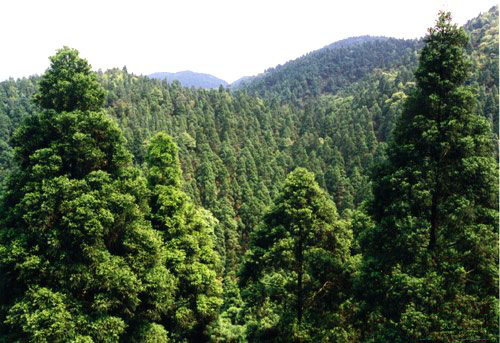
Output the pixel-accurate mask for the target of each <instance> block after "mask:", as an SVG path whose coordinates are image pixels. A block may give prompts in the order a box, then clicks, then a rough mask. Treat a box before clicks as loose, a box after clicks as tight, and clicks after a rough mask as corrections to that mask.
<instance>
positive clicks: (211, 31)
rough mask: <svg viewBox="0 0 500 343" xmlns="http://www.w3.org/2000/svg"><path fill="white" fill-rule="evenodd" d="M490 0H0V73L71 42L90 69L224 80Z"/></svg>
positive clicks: (479, 8) (460, 19) (33, 64)
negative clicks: (179, 73) (124, 69)
mask: <svg viewBox="0 0 500 343" xmlns="http://www.w3.org/2000/svg"><path fill="white" fill-rule="evenodd" d="M495 4H497V1H496V0H419V1H415V0H412V1H410V0H378V1H374V0H368V1H358V0H342V1H334V0H323V1H316V0H304V1H294V0H286V1H281V0H279V1H278V0H264V1H261V0H245V1H240V0H213V1H208V0H205V1H203V0H200V1H195V0H182V1H181V0H177V1H168V0H164V1H147V0H136V1H128V0H126V1H125V0H121V1H114V0H98V1H94V0H86V1H80V0H78V1H77V0H57V1H56V0H45V1H40V0H32V1H25V0H3V1H2V0H0V32H1V33H2V35H1V37H2V39H1V43H0V44H1V46H2V49H1V53H0V80H4V79H7V78H8V77H9V76H12V77H22V76H29V75H32V74H41V73H43V72H44V71H45V69H47V67H48V64H49V61H48V56H50V55H53V54H54V53H55V51H56V50H57V49H59V48H61V47H62V46H63V45H67V46H70V47H72V48H76V49H78V50H79V51H80V55H81V56H83V57H85V58H87V59H88V60H89V62H90V63H91V64H92V66H93V68H94V69H96V70H97V69H102V70H106V69H108V68H112V67H120V68H121V67H123V66H124V65H126V66H127V69H128V71H129V72H133V73H136V74H149V73H152V72H159V71H170V72H176V71H181V70H192V71H197V72H204V73H209V74H213V75H215V76H217V77H220V78H222V79H224V80H226V81H229V82H232V81H234V80H236V79H238V78H240V77H241V76H244V75H255V74H258V73H260V72H263V71H264V70H265V69H267V68H269V67H274V66H276V65H277V64H283V63H285V62H286V61H288V60H290V59H294V58H297V57H300V56H301V55H303V54H305V53H307V52H309V51H312V50H315V49H319V48H321V47H323V46H325V45H327V44H330V43H333V42H334V41H337V40H340V39H343V38H347V37H352V36H359V35H366V34H369V35H383V36H391V37H398V38H416V37H422V36H423V35H425V33H426V29H427V28H428V27H429V26H432V25H433V24H434V21H435V19H436V16H437V13H438V11H439V9H446V10H449V11H451V12H452V14H453V17H454V19H455V22H457V23H459V24H464V23H465V22H466V21H467V20H468V19H471V18H473V17H475V16H477V15H478V14H479V13H480V12H485V11H487V10H488V9H489V8H490V7H491V6H493V5H495Z"/></svg>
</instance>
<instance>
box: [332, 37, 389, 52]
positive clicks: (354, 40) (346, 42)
mask: <svg viewBox="0 0 500 343" xmlns="http://www.w3.org/2000/svg"><path fill="white" fill-rule="evenodd" d="M388 39H389V38H388V37H383V36H370V35H364V36H358V37H349V38H345V39H341V40H339V41H336V42H334V43H332V44H329V45H327V46H325V47H324V48H323V49H335V48H347V47H350V46H354V45H358V44H362V43H367V42H375V41H380V40H388Z"/></svg>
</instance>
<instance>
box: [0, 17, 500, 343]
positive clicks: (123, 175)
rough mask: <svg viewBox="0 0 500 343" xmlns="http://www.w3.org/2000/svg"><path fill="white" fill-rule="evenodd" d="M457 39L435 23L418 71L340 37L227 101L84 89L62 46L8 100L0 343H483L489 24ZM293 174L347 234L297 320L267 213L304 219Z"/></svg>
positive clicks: (362, 42) (488, 243)
mask: <svg viewBox="0 0 500 343" xmlns="http://www.w3.org/2000/svg"><path fill="white" fill-rule="evenodd" d="M445 21H446V20H445ZM464 28H465V30H466V31H467V32H468V33H469V34H470V36H471V38H470V40H469V41H468V42H466V40H465V38H464V36H463V35H462V34H461V33H460V32H459V31H457V30H455V28H452V27H447V28H446V27H445V26H442V27H441V28H436V29H435V32H433V35H434V36H435V39H434V40H430V41H429V40H427V47H426V48H424V49H423V50H422V51H421V52H419V51H420V49H421V48H422V46H423V43H424V42H423V41H422V40H398V39H388V38H383V37H358V38H351V39H347V40H344V41H341V42H337V43H335V44H332V45H330V46H328V47H325V48H324V49H321V50H318V51H316V52H312V53H310V54H307V55H305V56H303V57H301V58H299V59H297V60H294V61H291V62H289V63H287V64H285V65H283V66H278V67H277V68H275V69H271V70H268V71H266V72H265V73H264V74H263V75H260V76H258V77H255V78H252V79H248V80H246V83H245V84H244V85H242V86H240V88H239V90H235V91H232V92H230V91H228V90H225V89H223V88H220V89H218V90H203V89H188V88H183V87H181V85H180V83H179V82H173V83H171V84H168V83H167V82H162V81H159V80H153V79H149V78H147V77H143V76H136V75H133V74H130V73H128V72H127V70H126V68H123V69H121V70H120V69H112V70H108V71H106V72H104V73H98V74H94V73H92V72H91V71H90V65H89V64H88V63H87V62H86V61H85V60H83V59H81V58H79V57H78V52H77V51H76V50H72V49H69V48H63V49H61V50H59V51H58V52H57V54H56V56H54V57H52V58H51V62H52V63H51V68H50V69H49V70H48V71H47V72H46V74H44V76H42V77H41V78H40V77H30V78H28V79H20V80H8V81H4V82H0V194H1V196H0V197H1V199H2V200H1V201H0V225H1V229H0V275H2V277H1V278H0V341H6V342H10V341H16V340H20V339H21V338H19V337H22V340H26V341H30V340H31V341H43V340H44V339H45V340H46V341H58V340H60V341H77V342H91V341H94V342H95V341H110V342H116V341H120V340H121V341H127V342H129V341H130V342H142V341H158V342H164V341H166V340H167V339H169V340H170V341H207V340H208V339H210V340H211V341H214V342H243V341H247V340H248V339H250V340H260V339H264V338H265V337H264V336H265V335H268V337H267V338H268V339H269V340H271V341H272V340H279V339H282V340H296V341H307V340H314V341H321V340H323V341H335V340H336V341H349V342H354V341H356V340H357V339H358V337H357V336H356V330H355V329H353V325H354V323H355V320H354V319H353V318H358V317H359V318H361V321H360V322H357V324H359V325H358V326H359V328H360V329H362V331H363V334H364V335H365V337H364V338H363V339H364V341H377V342H378V341H391V342H392V341H396V342H397V341H398V340H399V341H401V340H404V339H407V340H412V339H414V338H415V337H424V334H425V333H427V332H434V333H433V335H434V336H432V337H434V338H435V339H437V340H439V339H441V340H444V341H446V340H450V339H451V337H461V338H464V339H465V338H468V337H466V336H465V334H462V333H463V332H465V331H469V332H471V335H472V336H473V337H488V335H489V333H488V332H492V330H493V329H492V328H494V327H495V325H496V324H495V323H494V322H493V319H495V318H497V314H495V313H494V312H491V311H493V310H494V309H495V306H496V305H495V304H496V303H497V297H496V296H493V295H492V294H494V290H495V289H496V288H495V287H494V283H495V282H494V280H496V278H497V277H498V271H497V270H496V269H495V267H496V266H497V264H496V263H497V262H498V261H497V260H495V259H494V258H493V257H494V256H495V254H494V252H495V251H496V250H495V248H494V247H493V245H494V244H495V242H496V236H495V232H494V230H492V228H494V227H495V226H496V222H497V219H495V218H496V216H497V212H496V211H494V210H493V209H494V208H495V203H496V201H495V199H493V198H494V195H495V194H497V193H496V192H497V190H496V188H495V183H494V182H493V181H492V180H493V179H494V177H493V176H494V175H495V173H496V169H495V168H496V164H495V163H494V161H493V163H492V160H491V157H494V156H495V154H494V152H493V151H492V150H491V147H490V143H491V142H492V141H494V137H498V133H497V132H496V131H497V130H496V129H497V128H498V8H497V7H494V8H492V9H491V10H490V11H488V12H486V13H483V14H481V15H480V16H478V17H477V18H474V19H473V20H471V21H469V22H468V23H467V24H466V25H465V27H464ZM450 34H451V35H450ZM450 42H451V43H452V44H450ZM465 43H466V44H467V46H466V52H464V50H463V47H464V44H465ZM419 53H420V56H421V62H422V63H421V64H420V67H419V68H418V71H417V67H418V66H417V60H418V55H419ZM465 53H466V55H465ZM439 56H444V57H445V60H447V61H453V62H447V63H442V62H443V60H441V61H436V60H435V58H437V57H439ZM465 56H467V57H470V61H471V63H466V62H464V57H465ZM467 69H469V71H472V74H471V75H468V77H467V79H466V84H467V85H469V86H470V87H471V88H464V87H462V86H461V83H460V82H462V81H463V78H464V76H465V75H467ZM415 71H417V78H415V77H414V73H415ZM449 76H451V78H449ZM458 81H460V82H458ZM457 85H458V87H456V86H457ZM102 88H104V89H105V91H103V89H102ZM37 89H38V91H37ZM472 92H473V93H477V101H476V99H475V98H474V96H472ZM33 98H35V102H33V101H32V99H33ZM101 105H102V106H103V107H104V108H105V110H102V107H101ZM472 113H477V114H479V115H480V116H481V117H483V118H485V119H486V121H487V122H489V123H493V126H492V127H493V130H491V127H490V128H488V127H487V126H488V124H487V123H486V121H484V120H481V119H480V118H478V117H477V116H475V115H472ZM107 114H109V115H110V117H111V118H112V119H110V118H109V117H108V115H107ZM118 127H119V128H120V129H121V130H123V131H121V130H120V129H119V128H118ZM15 130H17V131H16V133H14V132H15ZM162 130H163V131H165V133H161V134H158V135H156V136H155V134H156V133H157V132H160V131H162ZM491 132H493V135H494V137H491V135H490V133H491ZM388 143H389V144H388ZM127 150H128V151H130V152H131V153H132V154H130V153H129V152H128V151H127ZM179 156H180V158H179ZM497 156H498V152H497ZM132 159H133V160H132ZM386 159H387V161H386ZM132 163H134V164H135V165H137V166H141V168H142V171H139V170H137V169H135V168H134V167H132ZM373 164H377V165H378V166H379V167H377V168H376V169H375V172H374V173H373V175H372V177H371V178H370V177H369V172H368V171H369V170H370V169H371V167H372V165H373ZM297 167H304V168H307V169H309V170H311V171H312V172H313V173H314V175H315V176H314V180H313V179H312V177H311V176H307V177H305V175H306V174H307V173H305V174H304V175H302V176H304V180H308V181H307V182H306V181H304V187H305V186H307V187H309V188H311V189H315V190H316V191H317V190H318V188H317V187H321V188H323V189H325V190H326V191H327V192H328V193H324V192H319V191H318V192H319V193H321V194H322V195H318V199H322V200H321V202H322V203H323V205H322V206H319V205H318V206H317V207H318V208H327V209H330V210H325V211H326V212H328V213H330V214H331V217H332V218H333V219H332V220H331V221H326V222H327V223H331V230H333V231H335V230H336V229H338V230H339V232H348V231H349V230H350V228H352V231H353V242H352V244H350V247H347V248H346V249H344V250H342V249H341V250H342V254H341V255H342V256H344V255H345V256H346V257H345V258H346V261H348V262H346V263H345V264H343V265H342V266H341V267H340V266H339V267H338V268H339V269H338V270H336V271H333V269H331V268H330V269H328V268H329V267H328V266H331V265H333V264H334V262H335V258H334V257H335V256H337V255H335V254H336V252H335V251H331V250H329V249H327V247H325V244H329V243H328V242H330V240H329V239H331V237H330V236H328V235H327V236H328V237H330V238H328V239H325V240H324V242H322V241H320V240H318V242H309V241H308V242H309V243H311V244H313V243H314V244H317V245H318V247H315V248H314V249H317V250H314V249H313V248H311V249H310V250H307V249H306V250H304V251H305V252H306V254H310V255H311V256H315V260H314V263H315V264H313V263H312V262H310V261H308V260H307V261H306V260H305V261H304V263H303V264H302V265H303V266H305V267H307V268H309V269H307V268H305V269H304V268H303V272H304V274H303V290H304V293H308V292H309V293H310V294H312V293H313V292H316V291H318V290H320V289H321V287H323V286H324V285H325V288H324V289H323V290H322V291H321V292H320V293H319V295H318V296H317V297H316V298H318V297H319V300H318V301H317V302H314V301H313V302H312V303H311V304H309V303H307V301H306V300H304V308H303V315H302V320H301V322H300V323H299V320H298V311H297V307H298V306H297V304H298V298H299V297H298V293H297V289H298V269H297V263H296V262H294V261H296V260H297V257H298V255H297V252H296V250H295V249H294V248H293V244H294V243H293V242H297V237H298V236H297V235H295V234H294V231H293V230H292V231H287V230H285V227H286V225H285V224H284V223H281V224H279V223H278V222H279V220H283V221H284V220H288V221H289V222H292V221H295V220H297V221H299V222H300V220H302V218H301V217H300V218H298V217H293V215H292V213H291V212H287V211H285V210H284V209H283V211H282V212H280V213H279V216H278V212H273V211H278V210H277V208H279V206H278V204H279V203H276V204H274V205H273V202H272V200H271V199H278V200H277V201H281V203H287V204H289V205H290V206H292V205H293V206H295V205H297V204H296V203H293V202H292V201H291V200H290V199H293V198H294V197H295V195H297V194H292V193H293V192H291V193H289V198H290V199H288V198H285V197H284V195H283V194H284V193H283V192H284V188H283V185H284V184H283V182H284V180H285V178H286V175H287V174H288V173H289V172H290V171H292V170H294V169H295V168H297ZM141 173H144V174H145V176H146V177H145V178H143V177H142V176H141ZM294 175H295V174H294ZM307 175H309V174H307ZM296 176H297V177H296V178H294V183H297V184H300V182H299V181H298V180H299V179H301V178H299V177H298V174H297V175H296ZM313 181H314V182H315V183H314V182H313ZM372 186H373V190H374V193H375V194H373V195H372ZM286 187H288V189H290V187H291V186H290V183H288V186H286ZM307 187H306V188H307ZM313 193H314V192H313ZM319 193H318V194H319ZM434 193H437V194H438V196H437V197H436V199H434V200H435V201H434V200H433V194H434ZM299 198H300V197H299ZM372 198H373V199H372ZM279 199H281V200H279ZM492 199H493V200H492ZM332 200H333V202H334V203H335V207H336V208H337V209H338V211H339V215H340V218H342V220H341V219H339V217H338V216H337V215H336V214H335V213H334V211H332V210H331V207H332ZM434 203H435V204H436V210H433V204H434ZM200 206H203V207H205V208H206V209H207V210H208V211H210V212H211V213H212V214H213V215H211V214H210V213H209V212H208V211H207V210H204V209H202V208H201V207H200ZM270 206H271V209H270V210H266V208H269V207H270ZM297 206H299V205H297ZM306 207H307V206H306ZM365 211H367V212H368V213H365ZM313 212H314V211H313ZM264 213H267V214H266V216H265V217H264V221H263V220H262V215H263V214H264ZM273 213H274V214H276V216H275V217H273V216H272V214H273ZM432 213H435V214H436V213H437V216H435V218H434V219H435V220H436V219H437V220H436V221H435V225H434V227H435V228H436V230H435V233H436V235H435V243H433V246H434V248H433V249H430V246H431V241H434V240H431V234H430V233H431V230H430V228H431V227H433V226H432V225H431V222H432V215H431V214H432ZM214 217H215V218H214ZM271 218H274V219H272V220H271ZM280 218H281V219H280ZM287 218H288V219H287ZM305 219H307V217H304V220H305ZM151 225H152V226H153V230H152V228H151ZM297 227H299V226H297ZM269 228H273V230H274V229H276V230H275V231H276V232H274V231H272V232H274V233H275V235H274V236H273V235H271V236H268V231H267V230H268V229H269ZM277 228H281V229H280V230H282V231H280V230H277ZM313 228H314V227H313V226H311V227H310V228H309V227H308V229H313ZM306 231H307V230H306ZM320 231H321V230H320ZM327 231H328V230H327ZM333 231H332V232H333ZM308 232H309V231H308ZM328 232H329V231H328ZM335 232H336V231H335ZM278 233H280V235H278ZM256 237H261V238H262V237H265V238H266V239H269V242H267V241H266V240H264V239H261V240H256ZM264 241H266V244H268V245H265V247H266V248H259V247H260V245H259V244H264V243H263V242H264ZM292 243H293V244H292ZM309 243H308V244H309ZM263 246H264V245H263ZM312 246H313V245H311V247H312ZM342 246H343V247H344V245H342ZM249 247H250V250H249V252H248V254H249V255H247V259H246V260H245V267H244V269H243V270H244V273H243V274H242V276H244V277H245V279H242V280H238V276H237V271H238V269H239V268H240V262H241V261H242V258H243V256H245V252H246V250H247V248H249ZM267 248H269V251H267V250H266V249H267ZM259 249H260V250H259ZM431 250H432V251H433V252H432V253H431V252H430V251H431ZM314 251H321V252H323V251H326V252H325V253H324V254H322V255H321V256H319V257H318V256H316V255H314V253H313V252H314ZM346 251H347V252H346ZM256 252H259V253H260V254H261V255H258V254H257V253H256ZM282 252H283V254H282ZM361 252H363V254H364V257H363V263H362V270H361V272H359V273H358V272H356V270H357V268H358V263H359V260H360V259H361V255H360V253H361ZM255 254H257V255H255ZM332 254H333V256H334V257H332V258H331V259H330V257H331V256H332ZM349 255H352V257H351V256H349ZM252 258H255V260H252ZM252 261H253V262H255V261H259V264H258V265H257V264H256V265H255V266H254V265H252V263H253V262H252ZM262 261H265V262H262ZM332 261H333V262H332ZM261 262H262V263H261ZM255 263H256V262H255ZM335 263H336V262H335ZM316 265H317V267H315V266H316ZM320 267H321V268H324V273H320V269H319V268H320ZM314 268H316V269H314ZM253 271H255V275H254V274H252V272H253ZM342 273H344V274H342ZM352 275H354V276H355V278H354V279H355V280H356V284H357V287H356V289H357V292H358V294H357V297H358V299H356V301H354V300H353V299H352V294H351V288H350V282H351V278H352V277H353V276H352ZM238 282H240V284H241V285H245V288H244V289H243V290H242V292H241V293H240V289H239V286H238ZM330 282H333V283H334V285H343V286H345V287H344V288H342V289H340V290H339V291H336V290H335V289H334V288H331V287H332V286H330ZM335 282H337V284H335ZM343 282H344V283H345V284H344V283H343ZM12 285H15V286H14V287H13V286H12ZM308 287H309V288H308ZM338 287H340V286H338ZM316 298H315V299H316ZM478 299H479V300H478ZM243 300H245V302H243ZM254 300H255V304H252V301H254ZM429 304H430V305H429ZM319 313H321V314H322V315H319ZM437 313H439V314H437ZM356 316H357V317H356ZM485 318H489V319H488V320H491V323H490V322H487V319H485ZM52 319H53V320H52ZM451 323H455V324H453V325H455V326H453V325H452V324H451ZM457 327H459V328H460V329H457ZM480 327H482V329H480ZM442 328H449V330H455V331H454V332H457V330H458V331H459V332H461V333H460V334H457V333H442V334H440V335H441V336H439V334H437V333H436V332H437V330H442ZM481 330H482V331H481ZM485 332H486V333H485ZM247 333H248V334H249V336H248V337H247V336H246V335H247ZM282 333H284V334H283V337H284V338H280V337H281V336H282V335H281V334H282ZM272 335H275V336H276V337H275V338H273V336H272ZM446 335H448V336H446ZM42 337H43V338H42ZM45 337H47V338H45ZM402 337H403V338H402ZM443 337H444V338H443ZM361 341H363V340H361Z"/></svg>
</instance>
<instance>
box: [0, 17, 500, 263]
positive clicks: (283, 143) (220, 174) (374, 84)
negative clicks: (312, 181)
mask: <svg viewBox="0 0 500 343" xmlns="http://www.w3.org/2000/svg"><path fill="white" fill-rule="evenodd" d="M495 23H498V8H494V9H492V10H491V11H489V12H487V13H485V14H483V15H481V16H479V17H477V18H475V19H473V20H472V21H471V22H470V23H469V25H468V26H466V30H467V31H468V32H469V33H472V34H473V35H474V36H473V37H474V38H473V42H472V43H471V46H470V51H469V55H470V57H471V58H472V60H473V61H474V71H475V73H474V76H473V78H472V81H471V82H472V83H474V86H475V88H476V89H477V90H478V94H479V97H478V112H479V113H482V114H483V115H484V116H485V117H487V118H488V119H490V120H491V121H492V122H493V123H498V88H497V87H498V86H497V85H498V67H496V68H495V65H498V44H496V45H495V42H497V41H498V30H496V31H495ZM497 26H498V24H496V27H497ZM328 47H330V48H328ZM421 47H422V42H421V40H401V39H394V38H380V37H366V36H365V37H358V38H350V39H347V40H344V41H339V42H337V43H333V44H331V45H329V46H327V47H326V48H322V49H320V50H317V51H314V52H311V53H309V54H307V55H305V56H302V57H300V58H298V59H296V60H294V61H291V62H289V63H286V64H284V65H283V66H279V67H276V68H272V69H270V70H269V71H267V72H266V73H264V74H262V75H260V76H258V77H254V78H250V79H246V80H244V82H243V86H242V87H241V89H242V90H241V91H240V90H231V91H228V90H226V89H212V90H211V89H200V88H185V87H182V86H181V83H178V82H173V83H167V82H162V81H160V80H158V79H155V78H151V77H143V76H137V75H133V74H130V73H128V72H126V70H121V69H112V70H109V71H107V72H104V73H100V74H99V75H98V78H99V81H100V82H101V84H102V85H103V87H104V88H105V89H106V91H107V98H106V110H107V111H108V113H109V114H110V115H111V116H112V117H113V118H114V120H115V121H116V122H117V123H118V125H119V126H120V127H121V128H122V130H123V131H124V134H125V136H126V139H127V147H128V149H129V150H130V151H131V152H132V153H133V155H134V159H135V162H136V163H137V164H138V165H142V164H143V162H144V157H145V154H146V151H145V145H144V142H145V141H147V140H148V139H149V138H150V137H152V135H154V134H155V133H156V132H158V131H161V130H165V131H167V132H168V134H170V135H171V136H173V137H174V139H175V141H176V143H177V144H178V145H179V152H180V159H181V163H182V168H183V172H184V174H183V175H184V177H185V188H186V191H187V192H188V193H189V194H190V196H191V197H192V198H193V199H195V201H196V203H197V204H201V205H203V206H204V207H205V208H207V209H209V210H210V211H212V212H213V213H214V215H215V216H216V217H217V219H218V220H219V221H220V222H221V230H222V232H220V233H219V234H220V236H221V237H222V242H221V244H220V247H221V249H222V250H221V254H224V256H226V258H227V266H228V267H227V268H228V269H231V268H236V266H237V260H238V258H239V257H238V256H241V252H242V251H243V250H244V248H245V244H246V242H247V241H248V236H249V233H250V232H251V231H252V230H253V228H254V227H255V225H256V223H257V222H258V219H259V217H260V215H261V213H262V211H263V209H264V208H265V207H266V206H268V205H270V203H271V199H272V198H274V197H276V196H277V194H278V192H279V186H280V184H281V183H282V182H283V181H284V180H285V177H286V175H287V174H288V173H289V172H290V171H291V170H293V169H294V168H295V167H298V166H300V167H306V168H307V169H309V170H310V171H312V172H314V173H315V175H316V179H317V181H318V183H319V185H320V186H321V187H322V188H325V189H326V190H327V191H328V193H329V194H330V196H331V197H332V199H333V200H334V201H335V204H336V206H337V208H338V209H339V212H342V211H344V210H346V209H352V208H356V207H357V206H358V205H359V204H361V203H362V201H363V200H364V199H365V198H366V196H368V195H369V193H370V186H369V182H370V181H369V177H368V171H369V170H370V168H371V166H372V164H373V162H374V161H378V160H380V159H382V158H384V147H385V144H386V142H387V141H388V139H389V138H390V135H391V132H392V130H393V126H394V123H395V121H396V119H397V118H398V116H399V115H400V113H401V110H402V107H403V104H404V100H405V98H406V97H407V95H408V94H409V92H411V90H412V87H413V85H414V81H415V79H414V76H413V73H414V71H415V68H416V65H417V56H418V52H419V49H420V48H421ZM167 79H168V76H167ZM38 81H39V78H38V77H31V78H29V79H19V80H8V81H4V82H0V179H1V178H2V174H6V171H7V170H8V169H9V165H10V164H9V163H10V160H11V158H12V155H13V151H12V148H10V147H9V145H8V142H9V140H10V137H11V135H12V132H13V131H14V130H15V129H16V128H17V127H18V126H19V124H20V123H21V121H22V119H23V118H25V117H26V116H29V115H30V114H32V113H33V112H35V111H36V108H35V106H34V105H33V104H32V102H31V101H30V98H31V96H32V94H33V93H34V91H35V89H36V87H37V83H38ZM181 82H182V81H181ZM216 87H218V84H217V86H216ZM493 127H498V126H493Z"/></svg>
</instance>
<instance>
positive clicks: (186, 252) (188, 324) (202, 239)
mask: <svg viewBox="0 0 500 343" xmlns="http://www.w3.org/2000/svg"><path fill="white" fill-rule="evenodd" d="M146 160H147V162H148V170H147V171H148V179H149V181H150V182H149V186H150V189H151V192H152V198H151V208H152V212H151V219H152V223H153V227H154V228H155V229H156V230H158V231H159V232H161V233H162V237H163V243H164V245H165V249H166V252H167V256H166V260H165V266H166V267H167V268H168V270H170V271H172V274H173V275H174V277H175V278H176V284H177V289H176V292H175V295H174V297H175V298H174V306H173V308H172V311H170V312H169V313H167V314H166V315H165V316H163V322H164V323H165V327H167V328H168V329H169V331H170V332H171V336H172V337H173V338H174V340H175V341H178V342H181V341H189V342H202V341H207V340H208V337H207V336H206V334H207V333H206V327H207V326H208V325H209V324H210V323H211V322H212V321H214V320H216V319H217V316H218V312H219V307H220V305H221V304H222V285H221V280H220V276H221V273H222V265H221V262H220V257H219V255H218V253H217V251H216V249H215V246H214V242H215V228H216V227H217V226H218V222H217V220H216V219H215V218H213V216H212V215H211V214H210V212H208V211H206V210H204V209H201V208H197V207H196V206H195V205H194V204H193V203H192V202H191V200H190V199H189V197H188V196H187V195H186V194H185V193H184V192H183V191H182V190H181V189H180V186H181V185H180V183H181V178H182V174H181V169H180V164H179V158H178V156H177V146H176V145H175V143H174V141H173V140H172V138H171V137H169V136H168V135H166V134H165V133H163V132H160V133H158V134H157V135H155V136H154V137H153V139H151V142H150V144H149V146H148V155H147V156H146Z"/></svg>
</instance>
